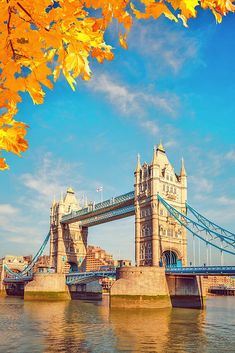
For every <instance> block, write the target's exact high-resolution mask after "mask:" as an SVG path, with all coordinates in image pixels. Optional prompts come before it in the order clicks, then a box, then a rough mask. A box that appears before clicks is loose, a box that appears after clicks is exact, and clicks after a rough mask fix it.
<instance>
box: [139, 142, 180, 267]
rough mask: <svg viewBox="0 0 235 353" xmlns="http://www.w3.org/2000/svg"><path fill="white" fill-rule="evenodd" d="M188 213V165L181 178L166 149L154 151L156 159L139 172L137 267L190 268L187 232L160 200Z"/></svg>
mask: <svg viewBox="0 0 235 353" xmlns="http://www.w3.org/2000/svg"><path fill="white" fill-rule="evenodd" d="M157 194H159V195H161V196H162V197H163V198H164V199H165V200H167V202H168V203H170V204H171V205H172V206H174V207H175V208H177V209H178V210H180V211H181V212H182V213H186V207H185V202H186V199H187V176H186V171H185V167H184V162H183V161H182V164H181V171H180V174H179V175H177V174H176V173H175V171H174V168H173V166H172V165H171V164H170V162H169V160H168V158H167V155H166V152H165V149H164V147H163V146H162V144H160V145H159V146H158V147H157V148H154V154H153V160H152V162H151V163H150V164H147V163H146V162H145V163H144V164H143V165H141V163H140V157H139V155H138V160H137V166H136V170H135V258H136V265H137V266H164V265H169V266H176V265H179V264H181V265H182V266H186V265H187V238H186V229H185V228H184V227H183V226H181V225H180V224H178V223H177V221H176V220H175V219H173V218H172V217H171V215H170V214H168V212H167V210H166V209H165V208H164V206H163V205H162V204H160V203H159V201H158V199H157Z"/></svg>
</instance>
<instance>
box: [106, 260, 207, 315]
mask: <svg viewBox="0 0 235 353" xmlns="http://www.w3.org/2000/svg"><path fill="white" fill-rule="evenodd" d="M205 295H206V294H205V288H204V286H203V282H202V280H201V277H199V276H179V275H176V276H175V275H172V276H171V275H166V274H165V268H163V267H157V266H156V267H155V266H151V267H150V266H149V267H147V266H146V267H144V266H142V267H121V268H119V269H117V281H116V282H115V283H114V284H113V286H112V288H111V292H110V306H111V307H114V308H115V307H116V308H117V307H119V308H149V309H152V308H169V307H178V308H195V309H203V308H204V306H205Z"/></svg>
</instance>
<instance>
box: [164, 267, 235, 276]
mask: <svg viewBox="0 0 235 353" xmlns="http://www.w3.org/2000/svg"><path fill="white" fill-rule="evenodd" d="M177 273H178V274H185V275H187V274H189V275H190V274H191V275H193V274H194V275H197V274H198V275H235V266H190V267H166V274H177Z"/></svg>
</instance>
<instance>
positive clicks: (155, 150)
mask: <svg viewBox="0 0 235 353" xmlns="http://www.w3.org/2000/svg"><path fill="white" fill-rule="evenodd" d="M152 164H153V165H156V164H157V146H156V145H154V147H153V161H152Z"/></svg>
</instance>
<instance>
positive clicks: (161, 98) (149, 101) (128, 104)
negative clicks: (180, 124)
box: [89, 74, 179, 117]
mask: <svg viewBox="0 0 235 353" xmlns="http://www.w3.org/2000/svg"><path fill="white" fill-rule="evenodd" d="M89 87H90V89H92V90H93V91H96V92H101V93H104V94H105V95H106V97H107V98H108V99H109V101H110V102H111V103H112V104H113V105H115V107H117V108H118V110H119V111H120V112H121V113H122V114H124V115H131V114H139V115H143V114H144V112H145V108H146V106H147V105H150V106H152V107H154V108H156V109H157V110H160V111H162V112H164V113H166V114H168V115H170V116H172V117H175V116H176V113H177V107H178V105H179V98H178V97H177V96H176V95H175V94H169V93H167V94H160V93H159V94H150V93H147V92H143V91H140V90H135V89H133V88H131V87H128V86H127V85H125V84H124V83H120V82H117V81H115V80H114V79H113V78H112V79H111V78H110V77H109V76H108V75H106V74H100V75H96V76H94V77H93V78H92V80H91V83H90V85H89Z"/></svg>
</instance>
